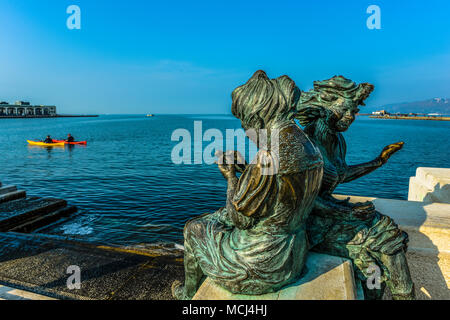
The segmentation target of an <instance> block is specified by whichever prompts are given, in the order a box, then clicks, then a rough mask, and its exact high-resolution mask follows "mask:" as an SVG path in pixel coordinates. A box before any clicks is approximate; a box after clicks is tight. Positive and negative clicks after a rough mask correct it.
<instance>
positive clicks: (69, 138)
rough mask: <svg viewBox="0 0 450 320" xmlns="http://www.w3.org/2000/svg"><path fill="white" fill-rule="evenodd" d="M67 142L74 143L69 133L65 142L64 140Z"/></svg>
mask: <svg viewBox="0 0 450 320" xmlns="http://www.w3.org/2000/svg"><path fill="white" fill-rule="evenodd" d="M66 141H67V142H74V141H75V138H74V137H72V135H71V134H70V133H69V134H68V135H67V140H66Z"/></svg>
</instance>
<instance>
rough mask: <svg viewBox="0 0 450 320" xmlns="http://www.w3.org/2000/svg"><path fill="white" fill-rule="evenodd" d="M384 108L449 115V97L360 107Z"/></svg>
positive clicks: (387, 109) (362, 109)
mask: <svg viewBox="0 0 450 320" xmlns="http://www.w3.org/2000/svg"><path fill="white" fill-rule="evenodd" d="M379 110H386V111H387V112H390V113H396V112H400V113H410V112H411V113H440V114H445V115H450V99H448V98H433V99H429V100H423V101H415V102H403V103H391V104H386V105H384V106H380V107H368V108H367V109H366V108H361V112H364V113H366V112H367V113H371V112H373V111H379Z"/></svg>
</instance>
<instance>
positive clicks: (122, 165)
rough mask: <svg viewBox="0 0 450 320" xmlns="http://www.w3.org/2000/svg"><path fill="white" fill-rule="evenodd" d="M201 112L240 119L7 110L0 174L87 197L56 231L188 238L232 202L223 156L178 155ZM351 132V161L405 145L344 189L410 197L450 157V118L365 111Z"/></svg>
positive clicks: (136, 239)
mask: <svg viewBox="0 0 450 320" xmlns="http://www.w3.org/2000/svg"><path fill="white" fill-rule="evenodd" d="M196 120H198V121H202V124H203V131H205V130H207V129H209V128H217V129H219V130H221V131H222V132H224V134H225V130H226V129H237V128H240V122H239V121H238V120H236V119H235V118H233V117H232V116H227V115H224V116H220V115H192V116H190V115H186V116H173V115H170V116H169V115H157V116H155V117H145V116H144V115H110V116H100V117H99V118H58V119H0V161H1V164H0V181H2V182H3V183H4V184H15V185H17V186H19V187H20V188H21V189H25V190H27V192H28V194H29V195H30V196H44V197H58V198H64V199H66V200H68V201H69V202H70V203H71V204H73V205H76V206H78V208H79V212H78V214H77V215H75V216H73V217H72V218H70V219H68V220H64V221H61V222H60V223H58V224H56V225H53V226H52V227H51V228H47V229H46V230H43V231H45V232H46V233H51V234H57V235H64V236H68V237H73V238H79V239H83V240H87V241H94V242H102V243H110V244H120V245H129V244H138V243H154V242H166V241H168V242H178V243H181V239H182V228H183V226H184V223H185V222H186V220H188V219H190V218H192V217H194V216H196V215H199V214H203V213H205V212H212V211H215V210H216V209H217V208H219V207H221V206H224V204H225V190H226V183H225V180H224V179H223V178H222V176H221V174H220V173H219V171H218V169H217V167H216V165H207V164H191V165H176V164H174V163H172V160H171V152H172V148H173V147H174V146H175V145H176V144H177V142H174V141H171V135H172V132H173V131H174V130H175V129H178V128H185V129H188V130H189V131H190V132H191V133H192V135H193V127H194V121H196ZM67 133H72V135H74V136H75V138H76V139H79V140H87V141H88V145H87V146H86V147H83V146H75V147H73V148H68V147H65V148H56V147H55V148H49V149H48V148H42V147H30V146H28V145H27V142H26V140H27V139H35V140H42V139H44V138H45V136H46V135H47V134H50V135H51V136H52V137H54V138H64V137H65V136H66V135H67ZM345 136H346V139H347V144H348V156H347V160H348V163H349V164H356V163H361V162H365V161H369V160H371V159H373V158H374V157H376V156H377V155H378V154H379V152H380V151H381V149H382V148H383V147H384V146H385V145H387V144H389V143H393V142H397V141H404V142H405V146H404V148H403V150H401V151H400V152H398V153H397V154H395V155H394V156H393V157H392V158H391V160H390V162H388V164H387V165H386V166H385V167H383V168H380V169H378V170H377V171H375V172H373V173H371V174H370V175H368V176H366V177H363V178H361V179H358V180H356V181H354V182H351V183H348V184H346V185H343V186H341V187H339V189H338V192H339V193H342V194H351V195H362V196H375V197H383V198H394V199H406V198H407V194H408V180H409V177H410V176H413V175H414V174H415V170H416V168H417V167H419V166H427V167H450V163H449V162H450V161H449V159H450V122H444V121H417V120H383V119H370V118H368V117H359V118H358V119H357V120H356V122H355V123H354V124H353V125H352V127H351V129H350V130H349V131H348V132H346V133H345ZM207 144H208V142H205V143H204V145H207Z"/></svg>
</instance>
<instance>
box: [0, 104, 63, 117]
mask: <svg viewBox="0 0 450 320" xmlns="http://www.w3.org/2000/svg"><path fill="white" fill-rule="evenodd" d="M5 116H7V117H27V116H31V117H34V116H46V117H51V116H56V106H44V105H39V106H37V105H31V104H30V103H29V102H26V101H16V102H15V103H14V104H9V103H8V102H5V101H2V102H0V117H5Z"/></svg>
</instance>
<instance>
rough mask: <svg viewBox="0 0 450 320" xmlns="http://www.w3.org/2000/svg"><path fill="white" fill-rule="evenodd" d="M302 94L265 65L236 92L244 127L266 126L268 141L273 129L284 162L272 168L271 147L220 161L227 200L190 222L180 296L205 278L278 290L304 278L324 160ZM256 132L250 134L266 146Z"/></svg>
mask: <svg viewBox="0 0 450 320" xmlns="http://www.w3.org/2000/svg"><path fill="white" fill-rule="evenodd" d="M299 97H300V90H299V89H298V88H297V87H296V86H295V83H294V81H292V80H291V79H290V78H289V77H287V76H282V77H279V78H277V79H272V80H271V79H269V78H268V77H267V75H266V74H265V73H264V72H263V71H257V72H256V73H255V74H254V75H253V76H252V78H251V79H250V80H249V81H248V82H247V83H246V84H244V85H243V86H240V87H238V88H237V89H235V90H234V91H233V94H232V100H233V104H232V112H233V114H234V115H235V116H236V117H237V118H239V119H240V120H241V122H242V126H243V128H244V129H245V130H248V129H256V130H258V129H266V130H267V131H268V132H267V137H268V138H269V140H270V137H271V133H272V132H273V131H277V132H278V133H279V142H280V143H279V146H278V150H277V152H276V153H277V154H278V155H277V158H278V159H277V160H278V161H277V164H278V168H277V170H274V169H275V168H273V167H272V166H273V165H274V163H273V162H272V161H270V160H273V159H271V157H272V155H271V150H270V148H269V149H267V150H264V149H263V148H260V150H259V152H258V154H257V156H256V161H254V162H252V164H248V165H244V166H243V168H242V167H241V166H237V165H235V164H234V163H236V161H234V160H235V159H236V158H239V157H241V156H240V155H239V154H238V153H236V152H231V153H227V156H228V158H227V161H226V162H224V163H222V164H219V169H220V171H221V173H222V174H223V176H224V177H225V179H226V180H227V183H228V190H227V201H226V206H225V207H224V208H221V209H219V210H218V211H216V212H215V213H212V214H206V215H203V216H200V217H198V218H195V219H193V220H191V221H189V222H188V223H187V224H186V226H185V229H184V239H185V242H184V243H185V261H184V262H185V277H186V279H185V284H184V286H177V285H176V284H175V285H174V287H173V291H174V295H175V297H176V298H179V299H191V298H192V297H193V296H194V294H195V292H196V291H197V289H198V288H199V286H200V284H201V282H202V280H203V279H204V277H205V276H208V277H210V278H211V279H212V280H213V281H214V282H216V283H217V284H219V285H220V286H222V287H224V288H225V289H227V290H229V291H231V292H233V293H240V294H264V293H269V292H275V291H277V290H279V289H280V288H282V287H283V286H285V285H288V284H290V283H292V282H294V281H296V280H297V279H299V277H300V276H301V272H302V269H303V266H304V264H305V258H306V254H307V252H308V241H307V236H306V219H307V217H308V215H309V213H310V212H311V210H312V207H313V204H314V199H315V198H316V196H317V194H318V192H319V188H320V181H321V179H322V168H323V161H322V157H321V155H320V152H319V151H318V149H317V148H316V147H315V146H314V145H313V144H312V143H311V141H310V140H309V139H308V138H307V136H306V135H305V134H304V133H303V131H302V130H301V129H300V128H299V127H298V126H297V124H296V123H295V121H294V115H295V112H296V106H297V103H298V99H299ZM258 133H259V131H256V135H250V136H249V138H250V139H252V140H253V141H254V142H255V143H256V145H257V146H258V147H261V143H258V140H259V141H261V140H262V139H263V137H261V136H260V135H259V134H258ZM267 145H269V146H270V145H271V143H270V141H269V142H268V143H267ZM267 159H269V161H266V160H267ZM230 160H231V161H230ZM267 169H268V170H269V171H270V170H273V172H272V174H268V172H264V171H265V170H266V171H267ZM237 171H242V174H241V176H240V177H239V178H238V177H237V175H236V172H237Z"/></svg>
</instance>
